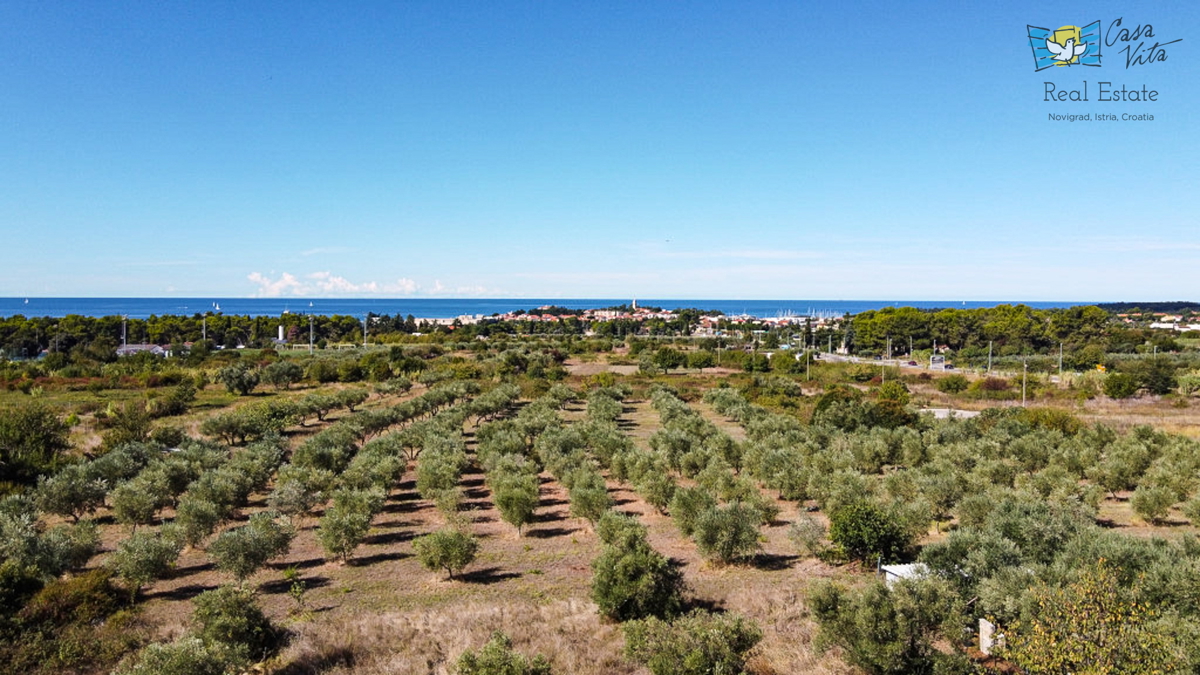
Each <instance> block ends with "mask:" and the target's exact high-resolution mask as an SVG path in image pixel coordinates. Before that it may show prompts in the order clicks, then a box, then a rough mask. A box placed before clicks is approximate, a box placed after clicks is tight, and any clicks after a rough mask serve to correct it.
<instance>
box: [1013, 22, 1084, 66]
mask: <svg viewBox="0 0 1200 675" xmlns="http://www.w3.org/2000/svg"><path fill="white" fill-rule="evenodd" d="M1026 28H1028V29H1029V32H1028V34H1029V46H1030V47H1031V48H1032V49H1033V69H1034V70H1035V71H1038V70H1045V69H1047V68H1054V67H1061V66H1093V67H1096V68H1098V67H1100V44H1101V39H1100V22H1099V21H1093V22H1091V23H1089V24H1088V25H1086V26H1084V27H1083V28H1080V27H1079V26H1063V27H1062V28H1059V29H1057V30H1050V29H1049V28H1039V27H1037V26H1026Z"/></svg>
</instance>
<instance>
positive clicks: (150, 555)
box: [108, 531, 183, 597]
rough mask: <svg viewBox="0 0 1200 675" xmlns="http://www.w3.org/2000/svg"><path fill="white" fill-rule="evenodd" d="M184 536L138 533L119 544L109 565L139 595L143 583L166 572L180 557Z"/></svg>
mask: <svg viewBox="0 0 1200 675" xmlns="http://www.w3.org/2000/svg"><path fill="white" fill-rule="evenodd" d="M182 549H183V539H182V537H180V536H178V535H177V533H174V532H146V531H142V532H138V533H136V534H134V535H132V536H130V537H129V538H128V539H125V540H124V541H122V542H121V543H120V544H118V545H117V550H116V552H114V553H113V554H112V556H111V557H109V559H108V566H109V569H111V570H112V571H113V572H114V573H115V574H116V575H117V576H119V577H121V578H122V579H124V580H125V582H126V583H128V584H129V587H130V592H131V594H132V595H133V596H134V597H136V596H137V594H138V591H140V590H141V589H142V586H145V585H146V584H148V583H150V582H151V581H153V580H154V579H158V578H161V577H163V576H164V575H166V573H167V572H169V571H170V570H171V569H172V568H173V567H174V566H175V561H176V560H177V559H178V558H179V552H180V551H181V550H182Z"/></svg>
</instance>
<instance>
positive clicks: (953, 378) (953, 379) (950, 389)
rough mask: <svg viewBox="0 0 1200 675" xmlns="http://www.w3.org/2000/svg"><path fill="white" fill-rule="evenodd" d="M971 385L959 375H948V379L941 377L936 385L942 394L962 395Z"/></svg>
mask: <svg viewBox="0 0 1200 675" xmlns="http://www.w3.org/2000/svg"><path fill="white" fill-rule="evenodd" d="M969 385H970V383H969V382H968V381H967V378H965V377H963V376H962V375H959V374H958V373H955V374H953V375H947V376H946V377H940V378H938V379H937V381H936V382H935V384H934V386H936V387H937V389H938V391H940V392H942V393H943V394H961V393H962V392H964V391H966V390H967V387H968V386H969Z"/></svg>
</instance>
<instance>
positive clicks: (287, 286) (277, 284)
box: [246, 272, 305, 298]
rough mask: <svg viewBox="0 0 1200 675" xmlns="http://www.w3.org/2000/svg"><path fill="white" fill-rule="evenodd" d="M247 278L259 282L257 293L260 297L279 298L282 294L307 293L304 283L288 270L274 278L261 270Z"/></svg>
mask: <svg viewBox="0 0 1200 675" xmlns="http://www.w3.org/2000/svg"><path fill="white" fill-rule="evenodd" d="M246 278H247V279H249V280H250V281H252V282H254V283H256V284H258V292H257V293H255V295H256V296H257V297H260V298H278V297H280V296H282V295H305V292H304V289H305V286H304V284H302V283H300V281H299V280H298V279H296V277H294V276H292V275H291V274H288V273H287V272H284V273H283V275H282V276H280V277H279V278H278V279H274V280H273V279H270V278H268V277H266V276H264V275H263V274H261V273H259V272H251V273H250V274H249V276H247V277H246Z"/></svg>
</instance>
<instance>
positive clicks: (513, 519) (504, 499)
mask: <svg viewBox="0 0 1200 675" xmlns="http://www.w3.org/2000/svg"><path fill="white" fill-rule="evenodd" d="M488 478H489V479H492V483H493V487H492V499H493V501H494V502H495V504H496V508H497V509H499V511H500V518H501V519H503V520H504V522H506V523H508V524H510V525H512V526H513V527H515V528H517V535H518V536H520V534H521V528H522V527H523V526H525V524H527V523H529V522H531V521H532V520H533V512H534V509H536V508H537V505H538V478H537V476H536V475H530V474H508V475H503V476H497V477H495V478H493V477H492V476H488Z"/></svg>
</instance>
